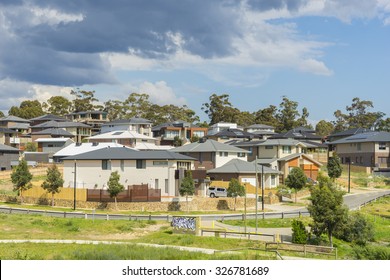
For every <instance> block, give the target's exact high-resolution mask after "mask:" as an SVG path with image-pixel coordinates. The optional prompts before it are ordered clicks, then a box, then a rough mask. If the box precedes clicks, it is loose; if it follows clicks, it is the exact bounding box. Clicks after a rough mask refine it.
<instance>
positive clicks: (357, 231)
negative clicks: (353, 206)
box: [335, 212, 375, 246]
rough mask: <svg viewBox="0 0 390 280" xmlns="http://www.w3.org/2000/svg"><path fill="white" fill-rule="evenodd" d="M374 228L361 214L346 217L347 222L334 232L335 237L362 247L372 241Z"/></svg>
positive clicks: (356, 213)
mask: <svg viewBox="0 0 390 280" xmlns="http://www.w3.org/2000/svg"><path fill="white" fill-rule="evenodd" d="M374 234H375V233H374V226H373V224H372V223H370V222H369V221H368V219H367V218H366V217H364V216H363V215H362V214H361V213H359V212H355V213H352V214H349V215H348V218H347V221H346V222H345V223H344V224H343V225H342V227H341V228H340V229H339V230H338V231H336V232H335V236H336V237H337V238H339V239H342V240H345V241H347V242H354V243H356V244H358V245H361V246H364V245H366V243H367V241H372V240H373V239H374Z"/></svg>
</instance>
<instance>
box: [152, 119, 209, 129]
mask: <svg viewBox="0 0 390 280" xmlns="http://www.w3.org/2000/svg"><path fill="white" fill-rule="evenodd" d="M165 127H199V126H198V125H195V124H192V123H190V122H186V121H181V120H177V121H173V122H166V123H162V124H159V125H156V126H153V127H152V131H159V130H160V129H161V128H165ZM205 130H207V128H206V129H205Z"/></svg>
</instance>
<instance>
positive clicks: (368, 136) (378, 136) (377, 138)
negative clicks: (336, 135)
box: [328, 131, 390, 145]
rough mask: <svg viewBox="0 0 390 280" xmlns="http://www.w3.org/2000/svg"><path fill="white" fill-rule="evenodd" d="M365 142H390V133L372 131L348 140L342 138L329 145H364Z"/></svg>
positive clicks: (353, 136)
mask: <svg viewBox="0 0 390 280" xmlns="http://www.w3.org/2000/svg"><path fill="white" fill-rule="evenodd" d="M364 142H390V133H389V132H385V131H371V132H366V133H358V134H355V135H352V136H349V137H346V138H342V139H339V140H336V141H333V142H329V143H328V144H331V145H334V144H346V143H364Z"/></svg>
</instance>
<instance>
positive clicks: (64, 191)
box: [23, 186, 87, 201]
mask: <svg viewBox="0 0 390 280" xmlns="http://www.w3.org/2000/svg"><path fill="white" fill-rule="evenodd" d="M59 191H60V192H59V193H56V194H54V199H64V200H73V199H74V188H60V190H59ZM23 196H24V197H32V198H40V199H49V200H50V199H51V194H49V193H48V192H47V191H45V190H44V189H43V188H42V187H40V186H33V187H32V188H31V189H28V190H27V191H24V192H23ZM76 200H78V201H87V190H85V189H76Z"/></svg>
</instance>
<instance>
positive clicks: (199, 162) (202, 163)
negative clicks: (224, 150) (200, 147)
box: [185, 152, 215, 170]
mask: <svg viewBox="0 0 390 280" xmlns="http://www.w3.org/2000/svg"><path fill="white" fill-rule="evenodd" d="M185 154H186V155H188V156H190V157H193V158H195V159H196V161H195V169H206V170H209V169H213V168H215V153H206V152H205V153H185Z"/></svg>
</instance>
